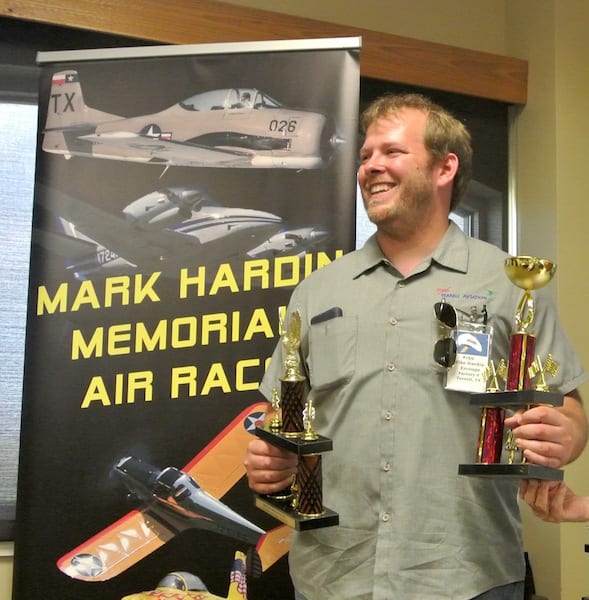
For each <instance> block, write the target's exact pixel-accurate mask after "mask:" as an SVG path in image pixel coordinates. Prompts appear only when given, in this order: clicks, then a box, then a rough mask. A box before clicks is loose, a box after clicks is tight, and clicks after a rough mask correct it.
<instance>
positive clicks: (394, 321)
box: [389, 317, 398, 325]
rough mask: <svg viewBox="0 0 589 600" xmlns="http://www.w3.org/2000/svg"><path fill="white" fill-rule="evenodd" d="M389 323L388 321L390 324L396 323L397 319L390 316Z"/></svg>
mask: <svg viewBox="0 0 589 600" xmlns="http://www.w3.org/2000/svg"><path fill="white" fill-rule="evenodd" d="M389 323H390V324H391V325H396V324H397V323H398V321H397V319H395V317H391V318H390V319H389Z"/></svg>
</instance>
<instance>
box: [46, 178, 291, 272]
mask: <svg viewBox="0 0 589 600" xmlns="http://www.w3.org/2000/svg"><path fill="white" fill-rule="evenodd" d="M37 203H38V205H40V206H43V207H44V208H46V209H47V210H49V211H50V212H51V213H53V214H54V215H55V216H56V217H57V219H58V222H59V223H60V231H59V232H58V233H55V232H38V233H39V235H37V236H36V237H35V240H36V241H37V242H38V243H40V244H42V245H44V246H46V247H47V248H48V249H49V250H50V251H52V252H56V253H58V254H61V255H62V256H63V257H64V258H65V259H66V262H67V269H68V270H69V271H71V272H72V273H73V274H74V276H75V277H76V278H78V279H88V278H90V277H92V276H93V275H96V274H100V273H102V274H106V273H109V274H118V273H125V272H129V271H130V270H134V269H136V268H142V269H146V270H152V271H161V272H163V273H167V274H169V275H177V274H178V271H179V268H181V267H184V266H186V264H187V261H191V262H197V263H198V264H199V265H203V266H210V267H213V268H214V267H216V266H218V265H219V264H221V263H223V262H231V261H234V260H244V259H245V258H247V253H248V252H249V251H250V250H253V249H254V248H257V247H258V246H259V245H260V244H261V243H263V242H265V241H267V240H268V239H269V238H270V237H271V236H272V235H274V234H275V233H277V232H279V231H280V230H281V228H282V227H283V222H282V219H281V218H280V217H279V216H277V215H274V214H272V213H269V212H265V211H261V210H254V209H246V208H232V207H224V206H221V205H219V204H218V203H217V202H215V201H214V200H212V199H211V198H210V197H209V196H208V195H207V194H205V193H204V192H202V191H201V190H199V189H197V188H189V187H169V188H164V189H161V190H158V191H155V192H151V193H149V194H147V195H145V196H143V197H141V198H139V199H137V200H135V201H134V202H132V203H131V204H129V205H128V206H127V207H126V208H124V209H123V211H122V215H121V216H118V215H114V214H111V213H108V212H106V211H104V210H102V209H100V208H98V207H96V206H94V205H91V204H88V203H85V202H83V201H81V200H77V199H74V198H72V197H71V196H69V195H67V194H65V193H63V192H61V191H58V190H56V189H53V188H49V187H46V186H42V185H40V184H39V185H38V188H37Z"/></svg>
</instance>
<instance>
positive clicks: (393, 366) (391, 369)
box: [387, 362, 396, 371]
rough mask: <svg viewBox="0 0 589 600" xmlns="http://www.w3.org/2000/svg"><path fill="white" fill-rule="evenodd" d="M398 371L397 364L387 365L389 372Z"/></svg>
mask: <svg viewBox="0 0 589 600" xmlns="http://www.w3.org/2000/svg"><path fill="white" fill-rule="evenodd" d="M395 369H396V366H395V363H393V362H390V363H387V371H394V370H395Z"/></svg>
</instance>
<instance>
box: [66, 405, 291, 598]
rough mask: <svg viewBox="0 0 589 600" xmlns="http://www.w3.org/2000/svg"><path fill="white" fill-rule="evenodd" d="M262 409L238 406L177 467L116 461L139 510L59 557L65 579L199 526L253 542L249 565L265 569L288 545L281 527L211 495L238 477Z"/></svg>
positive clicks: (114, 568)
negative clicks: (266, 525)
mask: <svg viewBox="0 0 589 600" xmlns="http://www.w3.org/2000/svg"><path fill="white" fill-rule="evenodd" d="M266 407H267V403H266V402H260V403H256V404H253V405H251V406H249V407H248V408H246V409H245V410H243V411H242V412H241V413H240V414H238V415H237V416H236V417H235V418H234V419H233V420H232V421H231V422H230V423H229V424H228V425H227V426H226V427H225V428H224V429H223V430H222V431H221V432H220V433H219V434H218V435H217V436H216V437H215V438H214V439H213V440H212V441H211V442H210V443H209V444H208V445H207V446H206V447H205V448H204V449H203V450H201V452H199V453H198V454H197V455H196V456H195V457H194V459H193V460H192V461H191V462H190V463H189V464H188V465H186V467H185V468H184V469H183V470H180V469H176V468H173V467H168V468H166V469H163V470H159V469H157V468H154V467H152V466H151V465H147V464H145V463H142V462H141V461H139V460H138V459H135V458H133V457H125V458H123V459H121V460H120V461H118V462H117V464H116V465H115V468H114V470H115V473H116V474H117V475H118V476H119V477H120V478H121V479H122V481H123V482H124V484H125V485H126V487H127V489H128V490H129V492H130V493H131V494H133V495H134V496H135V497H136V498H137V499H138V500H139V501H140V502H141V506H140V508H137V509H135V510H132V511H131V512H129V513H128V514H126V515H125V516H124V517H122V518H121V519H119V520H118V521H116V522H115V523H113V524H112V525H110V526H109V527H107V528H106V529H104V530H102V531H101V532H99V533H97V534H96V535H94V536H92V537H91V538H90V539H88V540H87V541H85V542H83V543H82V544H81V545H80V546H78V547H76V548H75V549H73V550H71V551H69V552H67V553H66V554H64V555H63V556H62V557H61V558H59V559H58V561H57V567H58V568H59V569H60V570H61V571H62V572H63V573H65V574H66V575H69V576H70V577H72V578H73V579H77V580H83V581H105V580H108V579H111V578H112V577H115V576H116V575H118V574H120V573H122V572H123V571H125V570H126V569H128V568H129V567H131V566H132V565H134V564H136V563H137V562H139V561H140V560H142V559H143V558H145V557H146V556H148V555H149V554H151V553H152V552H154V551H155V550H156V549H158V548H160V547H161V546H163V545H164V544H165V543H166V542H168V541H169V540H170V539H172V538H173V537H174V536H175V535H177V534H181V533H182V532H183V531H186V530H188V529H206V530H211V531H215V532H217V533H220V534H222V535H225V536H228V537H230V538H232V539H237V540H240V541H244V542H245V543H247V544H248V545H250V546H251V547H253V546H255V550H256V553H255V556H256V559H257V560H259V565H256V566H257V567H259V568H260V569H261V570H262V571H265V570H267V569H268V568H270V567H271V566H272V565H273V564H274V563H275V562H276V561H277V560H279V559H280V558H281V557H282V556H284V555H285V554H286V553H287V552H288V550H289V548H290V530H289V528H288V527H286V526H285V525H279V526H278V527H275V528H273V529H272V530H270V531H268V532H265V531H264V530H262V529H260V528H259V527H257V526H256V525H255V524H254V523H251V522H250V521H248V520H247V519H245V518H243V517H242V516H240V515H239V514H238V513H236V512H235V511H233V510H232V509H230V508H229V507H228V506H226V505H225V504H223V503H222V502H221V501H220V500H219V499H220V498H221V497H223V496H224V495H225V494H226V493H227V492H228V491H229V490H230V489H231V488H232V487H233V486H234V485H235V484H236V483H237V482H238V481H239V480H240V479H241V478H242V476H243V475H244V474H245V468H244V466H243V455H244V453H245V447H246V445H247V443H248V442H249V440H250V439H251V438H252V433H251V432H253V430H254V429H255V427H256V425H257V424H259V423H260V422H262V421H263V419H264V415H265V410H266ZM197 482H198V483H197ZM236 597H239V596H236ZM204 598H206V596H204Z"/></svg>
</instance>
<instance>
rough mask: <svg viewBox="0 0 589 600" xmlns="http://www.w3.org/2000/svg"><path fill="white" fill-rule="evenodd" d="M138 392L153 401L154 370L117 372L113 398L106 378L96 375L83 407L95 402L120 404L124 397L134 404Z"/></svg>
mask: <svg viewBox="0 0 589 600" xmlns="http://www.w3.org/2000/svg"><path fill="white" fill-rule="evenodd" d="M125 387H126V392H127V393H126V394H125ZM138 394H142V396H143V400H144V401H145V402H151V400H152V399H153V372H152V371H135V372H132V373H128V374H126V375H125V374H123V373H116V374H115V380H114V390H113V396H112V398H113V399H112V400H111V396H110V395H109V393H108V389H107V386H106V383H105V381H104V379H103V378H102V377H101V376H100V375H96V376H94V377H92V379H91V380H90V383H89V384H88V387H87V389H86V393H85V394H84V398H83V400H82V404H81V408H88V407H89V406H90V405H91V404H92V403H93V402H99V403H100V404H101V405H102V406H112V404H113V401H114V404H116V405H120V404H123V398H125V401H126V403H127V404H133V403H134V402H135V400H136V398H137V396H138Z"/></svg>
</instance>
